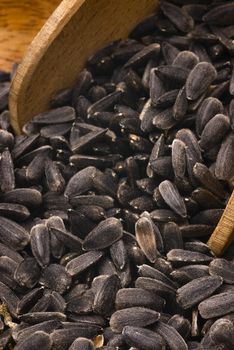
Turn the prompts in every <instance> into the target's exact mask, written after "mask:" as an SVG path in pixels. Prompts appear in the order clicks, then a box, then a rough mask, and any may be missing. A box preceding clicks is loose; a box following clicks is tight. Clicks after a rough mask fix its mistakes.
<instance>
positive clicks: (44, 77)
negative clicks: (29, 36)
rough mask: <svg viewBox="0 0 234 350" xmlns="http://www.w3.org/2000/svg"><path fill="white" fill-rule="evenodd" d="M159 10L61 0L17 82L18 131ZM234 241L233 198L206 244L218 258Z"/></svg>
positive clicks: (144, 4)
mask: <svg viewBox="0 0 234 350" xmlns="http://www.w3.org/2000/svg"><path fill="white" fill-rule="evenodd" d="M21 1H23V2H24V1H25V0H21ZM40 1H41V4H43V3H44V1H45V2H47V0H40ZM56 1H58V0H53V4H55V2H56ZM25 3H27V1H25ZM155 6H156V1H155V0H134V1H133V0H63V1H62V2H61V4H60V5H59V6H58V8H57V9H56V10H55V12H54V13H53V14H52V16H51V17H50V18H49V20H48V21H47V22H46V24H45V25H44V26H43V28H42V29H41V31H40V32H39V34H38V35H37V36H36V37H35V39H34V40H33V42H32V44H31V45H30V47H29V49H28V51H27V53H26V55H25V57H24V59H23V61H22V64H21V65H20V66H19V68H18V70H17V73H16V76H15V78H14V80H13V83H12V87H11V92H10V111H11V115H12V125H13V127H14V129H15V131H16V132H17V133H20V132H21V128H22V126H23V125H24V123H26V122H27V121H29V120H30V119H31V118H32V117H33V116H34V115H36V114H38V113H40V112H42V111H44V110H46V109H47V108H48V107H49V101H50V99H51V96H52V95H53V93H55V92H56V91H58V90H59V89H62V88H66V87H70V86H72V84H73V83H74V82H75V80H76V77H77V74H78V73H79V71H80V70H81V69H82V67H83V66H84V63H85V61H86V59H87V58H88V57H89V56H90V55H91V54H92V53H93V52H95V51H96V50H97V49H99V48H101V47H102V46H103V45H104V44H106V43H108V42H110V41H112V40H115V39H119V38H124V37H126V36H127V35H128V33H129V31H130V30H131V29H132V28H133V27H134V26H135V25H136V24H137V23H138V22H139V21H140V20H141V19H143V18H144V17H146V16H147V15H149V14H151V13H152V12H153V11H154V9H155ZM233 236H234V194H232V196H231V198H230V201H229V203H228V205H227V207H226V209H225V212H224V214H223V216H222V218H221V220H220V222H219V224H218V225H217V227H216V229H215V231H214V233H213V234H212V236H211V237H210V239H209V241H208V244H209V246H210V247H211V249H212V250H213V251H214V253H215V254H216V255H217V256H219V255H221V254H222V253H223V251H224V249H225V248H226V247H227V246H228V245H229V244H230V243H231V241H232V240H233V238H234V237H233Z"/></svg>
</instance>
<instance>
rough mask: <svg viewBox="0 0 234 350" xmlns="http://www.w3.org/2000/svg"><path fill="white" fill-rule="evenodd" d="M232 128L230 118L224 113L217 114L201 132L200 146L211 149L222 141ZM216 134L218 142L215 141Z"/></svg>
mask: <svg viewBox="0 0 234 350" xmlns="http://www.w3.org/2000/svg"><path fill="white" fill-rule="evenodd" d="M229 128H230V122H229V118H228V117H227V116H225V115H223V114H216V115H215V116H214V117H213V118H212V119H211V120H210V121H209V122H208V123H207V124H206V125H205V127H204V129H203V131H202V134H201V141H200V146H201V148H203V149H209V148H211V147H212V146H214V145H215V144H217V143H220V142H221V141H222V140H223V138H224V136H225V135H226V133H227V132H228V130H229ZM214 136H215V139H216V142H214Z"/></svg>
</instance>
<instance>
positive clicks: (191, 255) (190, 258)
mask: <svg viewBox="0 0 234 350" xmlns="http://www.w3.org/2000/svg"><path fill="white" fill-rule="evenodd" d="M167 259H168V260H169V261H171V262H172V263H173V264H194V263H195V264H203V263H209V262H210V261H212V260H213V258H212V257H210V256H208V255H206V254H202V253H198V252H191V251H188V250H183V249H172V250H171V251H170V252H169V253H167Z"/></svg>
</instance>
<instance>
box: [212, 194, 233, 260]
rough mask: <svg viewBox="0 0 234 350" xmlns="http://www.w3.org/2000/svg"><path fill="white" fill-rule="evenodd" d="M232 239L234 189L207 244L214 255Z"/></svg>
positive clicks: (220, 252) (221, 252)
mask: <svg viewBox="0 0 234 350" xmlns="http://www.w3.org/2000/svg"><path fill="white" fill-rule="evenodd" d="M233 239H234V191H233V192H232V195H231V197H230V199H229V201H228V204H227V206H226V208H225V210H224V213H223V215H222V217H221V219H220V221H219V223H218V225H217V226H216V229H215V230H214V232H213V233H212V235H211V237H210V239H209V241H208V242H207V244H208V245H209V247H210V248H211V250H212V251H213V252H214V253H215V255H217V256H220V255H222V254H223V252H224V250H225V249H226V248H227V247H228V246H229V245H230V244H231V243H232V241H233Z"/></svg>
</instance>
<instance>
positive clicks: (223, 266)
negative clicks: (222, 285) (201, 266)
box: [209, 259, 234, 284]
mask: <svg viewBox="0 0 234 350" xmlns="http://www.w3.org/2000/svg"><path fill="white" fill-rule="evenodd" d="M209 272H210V274H211V275H217V276H220V277H222V278H223V281H224V282H226V283H229V284H234V273H233V263H232V262H231V261H227V260H225V259H214V260H213V261H211V263H210V265H209Z"/></svg>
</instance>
